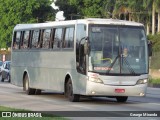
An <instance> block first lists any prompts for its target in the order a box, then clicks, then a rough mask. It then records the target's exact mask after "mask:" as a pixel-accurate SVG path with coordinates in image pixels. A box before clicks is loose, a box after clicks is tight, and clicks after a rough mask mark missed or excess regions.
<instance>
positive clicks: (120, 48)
mask: <svg viewBox="0 0 160 120" xmlns="http://www.w3.org/2000/svg"><path fill="white" fill-rule="evenodd" d="M89 42H90V53H89V71H92V72H97V73H99V74H108V75H111V74H114V75H115V74H117V75H122V74H124V75H137V74H138V75H140V74H147V72H148V52H147V39H146V35H145V31H144V28H143V27H142V26H116V25H113V26H111V25H110V26H109V25H108V26H107V25H90V26H89Z"/></svg>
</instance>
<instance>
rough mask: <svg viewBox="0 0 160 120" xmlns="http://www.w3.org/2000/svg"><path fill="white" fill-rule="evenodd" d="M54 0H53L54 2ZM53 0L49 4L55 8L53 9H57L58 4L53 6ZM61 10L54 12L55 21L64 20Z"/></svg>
mask: <svg viewBox="0 0 160 120" xmlns="http://www.w3.org/2000/svg"><path fill="white" fill-rule="evenodd" d="M55 1H56V0H54V2H55ZM54 2H53V3H52V4H51V6H52V7H53V8H54V9H55V10H59V7H58V6H55V4H54ZM63 13H64V12H63V11H58V12H57V13H56V18H55V21H61V20H65V17H64V16H63Z"/></svg>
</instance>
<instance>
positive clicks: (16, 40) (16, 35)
mask: <svg viewBox="0 0 160 120" xmlns="http://www.w3.org/2000/svg"><path fill="white" fill-rule="evenodd" d="M20 38H21V32H15V33H14V42H13V49H19V44H20Z"/></svg>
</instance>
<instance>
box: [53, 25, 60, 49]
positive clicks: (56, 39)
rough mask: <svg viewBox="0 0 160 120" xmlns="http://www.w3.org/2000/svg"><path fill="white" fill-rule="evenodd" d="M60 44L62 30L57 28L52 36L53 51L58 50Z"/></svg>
mask: <svg viewBox="0 0 160 120" xmlns="http://www.w3.org/2000/svg"><path fill="white" fill-rule="evenodd" d="M61 42H62V28H57V29H56V31H55V36H54V44H53V49H54V48H60V47H61Z"/></svg>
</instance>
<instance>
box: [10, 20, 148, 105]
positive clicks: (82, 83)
mask: <svg viewBox="0 0 160 120" xmlns="http://www.w3.org/2000/svg"><path fill="white" fill-rule="evenodd" d="M148 61H149V60H148V43H147V38H146V34H145V30H144V26H143V24H141V23H136V22H131V21H122V20H114V19H94V18H88V19H79V20H70V21H58V22H47V23H37V24H18V25H16V26H15V28H14V30H13V40H12V55H11V83H12V84H14V85H17V86H21V87H23V89H24V91H26V93H27V94H28V95H31V94H39V93H40V92H41V91H42V90H53V91H55V92H59V93H64V95H65V96H66V97H67V98H68V99H69V101H72V102H76V101H79V100H80V96H96V97H99V96H101V97H102V96H105V97H111V98H116V100H117V102H126V101H127V99H128V96H145V95H146V89H147V82H148V68H149V65H148V63H149V62H148Z"/></svg>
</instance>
